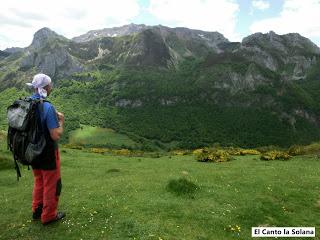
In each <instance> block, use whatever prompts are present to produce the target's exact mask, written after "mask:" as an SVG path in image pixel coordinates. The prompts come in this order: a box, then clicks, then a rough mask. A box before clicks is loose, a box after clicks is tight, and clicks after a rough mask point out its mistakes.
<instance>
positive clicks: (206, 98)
mask: <svg viewBox="0 0 320 240" xmlns="http://www.w3.org/2000/svg"><path fill="white" fill-rule="evenodd" d="M38 72H43V73H46V74H48V75H49V76H51V77H52V79H53V80H54V84H55V86H56V87H57V91H56V93H54V94H53V96H52V99H53V102H55V103H56V104H57V105H58V106H61V107H64V109H65V110H66V109H69V108H70V110H71V109H72V107H71V103H72V104H73V105H75V104H76V105H77V106H78V107H79V108H80V109H82V110H83V111H82V112H81V113H72V110H71V113H70V115H69V120H70V122H72V124H70V126H69V127H70V130H71V129H75V128H77V127H79V124H94V125H98V126H102V127H111V128H114V129H116V130H117V131H121V132H124V133H127V134H129V135H130V134H131V135H132V136H133V135H134V136H138V137H141V139H142V138H143V139H148V140H151V141H157V142H158V143H159V144H160V145H161V144H169V143H173V142H175V143H177V146H180V147H198V146H202V145H208V144H212V143H217V142H218V143H221V144H223V145H238V146H262V145H270V144H274V145H280V146H289V145H292V144H301V143H309V142H311V141H317V140H319V138H320V131H319V126H320V105H319V100H320V97H319V93H320V49H319V47H318V46H317V45H315V44H314V43H312V42H311V41H310V40H309V39H307V38H305V37H303V36H301V35H299V34H297V33H290V34H285V35H278V34H276V33H275V32H272V31H271V32H269V33H266V34H263V33H255V34H252V35H250V36H247V37H245V38H244V39H243V40H242V42H230V41H229V40H228V39H226V38H225V37H224V36H223V35H222V34H220V33H218V32H205V31H201V30H193V29H188V28H169V27H166V26H161V25H159V26H146V25H135V24H130V25H126V26H122V27H116V28H106V29H102V30H92V31H89V32H88V33H86V34H83V35H81V36H78V37H75V38H73V39H67V38H65V37H64V36H61V35H58V34H57V33H55V32H54V31H52V30H50V29H48V28H43V29H40V30H39V31H37V32H36V33H35V34H34V38H33V41H32V43H31V45H30V46H28V47H26V48H10V49H6V50H4V51H0V91H2V92H3V93H6V92H8V91H9V90H10V89H12V88H16V89H18V91H20V90H22V89H23V88H24V83H25V82H30V81H31V79H32V76H33V75H34V74H36V73H38ZM66 93H68V97H66V95H65V94H66ZM63 98H68V99H70V105H68V103H65V102H63ZM84 99H86V101H85V102H83V101H84ZM92 113H95V114H94V115H92ZM0 126H1V125H0ZM3 126H4V124H3Z"/></svg>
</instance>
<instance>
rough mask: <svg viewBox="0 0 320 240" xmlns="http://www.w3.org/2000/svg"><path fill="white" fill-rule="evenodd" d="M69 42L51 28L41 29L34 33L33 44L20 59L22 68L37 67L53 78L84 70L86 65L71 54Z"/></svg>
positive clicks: (25, 69) (23, 69)
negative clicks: (68, 48) (68, 47)
mask: <svg viewBox="0 0 320 240" xmlns="http://www.w3.org/2000/svg"><path fill="white" fill-rule="evenodd" d="M68 43H69V40H68V39H66V38H65V37H63V36H60V35H58V34H56V33H55V32H54V31H52V30H50V29H49V28H42V29H40V30H39V31H37V32H36V33H35V34H34V38H33V41H32V43H31V45H30V46H29V47H28V48H27V49H26V51H25V53H24V57H23V58H22V60H21V61H20V70H22V71H27V70H29V69H30V68H32V67H36V69H37V71H38V72H42V73H45V74H48V75H49V76H51V77H52V78H59V77H64V76H69V75H71V74H72V73H76V72H81V71H83V70H84V66H83V65H82V64H81V63H80V62H79V61H78V60H77V59H76V58H73V57H72V56H71V55H70V54H69V52H68V50H67V46H68Z"/></svg>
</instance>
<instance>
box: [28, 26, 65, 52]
mask: <svg viewBox="0 0 320 240" xmlns="http://www.w3.org/2000/svg"><path fill="white" fill-rule="evenodd" d="M50 39H61V40H67V38H65V37H63V36H61V35H58V34H57V33H56V32H54V31H52V30H51V29H49V28H47V27H44V28H41V29H40V30H38V31H37V32H36V33H35V34H34V36H33V40H32V43H31V45H30V47H32V48H34V49H39V48H42V47H44V46H45V45H46V44H47V42H48V41H49V40H50Z"/></svg>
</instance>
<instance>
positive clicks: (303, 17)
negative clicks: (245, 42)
mask: <svg viewBox="0 0 320 240" xmlns="http://www.w3.org/2000/svg"><path fill="white" fill-rule="evenodd" d="M319 17H320V1H319V0H304V1H301V0H285V2H284V5H283V9H282V11H281V13H280V15H279V16H277V17H274V18H268V19H264V20H261V21H256V22H254V23H253V24H252V25H251V26H250V31H251V32H252V33H253V32H268V31H270V30H273V31H275V32H276V33H278V34H286V33H291V32H295V33H300V34H301V35H303V36H305V37H308V38H310V39H311V40H314V41H315V42H316V43H317V44H318V45H319V44H320V42H319V41H317V40H319V39H320V21H319Z"/></svg>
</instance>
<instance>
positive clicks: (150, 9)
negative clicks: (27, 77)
mask: <svg viewBox="0 0 320 240" xmlns="http://www.w3.org/2000/svg"><path fill="white" fill-rule="evenodd" d="M0 9H1V13H0V49H1V50H3V49H5V48H8V47H27V46H29V45H30V44H31V42H32V39H33V35H34V33H35V32H36V31H37V30H39V29H40V28H43V27H48V28H50V29H51V30H53V31H55V32H56V33H58V34H60V35H63V36H65V37H67V38H72V37H76V36H79V35H81V34H84V33H86V32H88V31H90V30H97V29H102V28H109V27H118V26H122V25H125V24H130V23H135V24H146V25H151V26H153V25H159V24H160V25H164V26H168V27H187V28H192V29H200V30H204V31H218V32H220V33H222V34H223V35H224V36H225V37H226V38H228V39H229V41H241V40H242V39H243V38H244V37H246V36H248V35H250V34H253V33H256V32H262V33H267V32H269V31H274V32H276V33H277V34H286V33H291V32H295V33H299V34H301V35H302V36H305V37H307V38H309V39H310V40H311V41H313V42H314V43H315V44H317V45H318V46H320V0H90V1H88V0H77V1H74V0H55V1H46V0H28V1H26V0H2V1H1V2H0Z"/></svg>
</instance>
